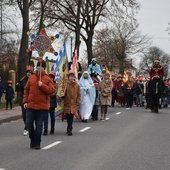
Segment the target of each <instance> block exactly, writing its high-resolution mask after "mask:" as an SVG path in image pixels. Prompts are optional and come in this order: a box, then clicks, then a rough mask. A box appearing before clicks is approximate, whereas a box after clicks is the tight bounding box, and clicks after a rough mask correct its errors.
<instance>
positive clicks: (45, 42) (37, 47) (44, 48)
mask: <svg viewBox="0 0 170 170" xmlns="http://www.w3.org/2000/svg"><path fill="white" fill-rule="evenodd" d="M27 35H29V36H30V38H31V42H32V44H31V46H30V47H29V48H28V49H27V53H29V52H30V51H38V54H39V56H40V57H41V58H43V56H44V54H45V53H46V52H49V53H53V54H54V55H55V56H57V55H58V53H57V52H56V51H55V50H54V48H53V46H52V43H53V42H54V41H55V40H56V38H59V34H56V35H55V36H47V33H46V30H45V25H44V24H43V26H42V29H41V30H40V33H39V34H32V33H30V32H27Z"/></svg>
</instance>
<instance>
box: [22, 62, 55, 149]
mask: <svg viewBox="0 0 170 170" xmlns="http://www.w3.org/2000/svg"><path fill="white" fill-rule="evenodd" d="M45 68H46V63H45V61H43V60H42V59H40V60H39V61H38V63H37V71H36V73H35V74H32V75H31V76H30V77H29V79H28V81H27V83H26V85H25V87H24V96H23V104H24V108H25V109H27V111H26V124H27V128H28V131H29V138H30V148H35V149H40V148H41V147H40V144H41V135H42V130H43V122H44V118H45V116H46V114H48V111H49V106H50V95H51V94H53V93H54V91H55V89H54V85H53V82H52V80H51V79H50V77H49V76H48V75H47V74H46V73H45V71H44V70H45Z"/></svg>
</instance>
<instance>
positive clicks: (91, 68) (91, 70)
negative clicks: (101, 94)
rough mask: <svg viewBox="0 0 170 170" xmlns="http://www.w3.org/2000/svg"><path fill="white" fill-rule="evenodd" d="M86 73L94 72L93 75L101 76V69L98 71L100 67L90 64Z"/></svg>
mask: <svg viewBox="0 0 170 170" xmlns="http://www.w3.org/2000/svg"><path fill="white" fill-rule="evenodd" d="M87 71H88V73H89V74H91V73H93V72H95V73H97V74H99V75H101V73H102V72H101V69H100V66H99V65H98V64H95V65H93V64H90V65H89V67H88V69H87Z"/></svg>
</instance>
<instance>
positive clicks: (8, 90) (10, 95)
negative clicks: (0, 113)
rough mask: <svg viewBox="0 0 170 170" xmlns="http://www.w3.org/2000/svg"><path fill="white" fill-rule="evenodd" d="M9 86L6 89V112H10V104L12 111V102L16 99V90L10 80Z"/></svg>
mask: <svg viewBox="0 0 170 170" xmlns="http://www.w3.org/2000/svg"><path fill="white" fill-rule="evenodd" d="M7 84H8V86H7V87H6V89H5V99H6V110H8V104H10V109H12V100H13V99H14V95H15V94H14V89H13V87H12V81H11V80H8V82H7Z"/></svg>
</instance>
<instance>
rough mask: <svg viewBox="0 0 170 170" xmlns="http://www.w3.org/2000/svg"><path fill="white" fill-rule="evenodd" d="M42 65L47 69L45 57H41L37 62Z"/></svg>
mask: <svg viewBox="0 0 170 170" xmlns="http://www.w3.org/2000/svg"><path fill="white" fill-rule="evenodd" d="M41 63H42V64H41ZM40 65H41V66H42V67H43V68H44V70H45V68H46V62H45V61H44V60H43V59H39V60H38V62H37V67H38V66H40Z"/></svg>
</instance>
